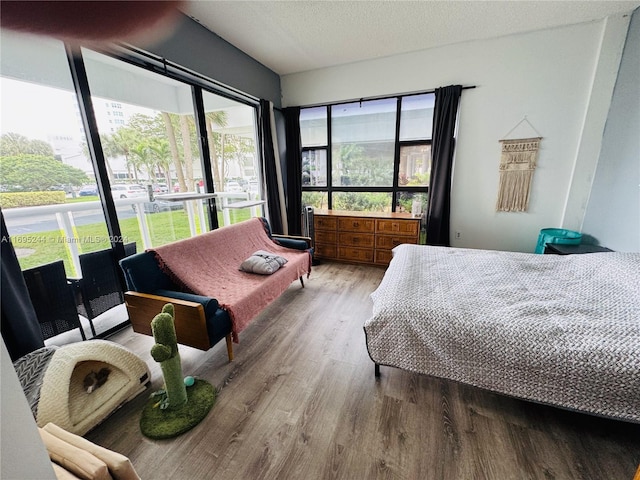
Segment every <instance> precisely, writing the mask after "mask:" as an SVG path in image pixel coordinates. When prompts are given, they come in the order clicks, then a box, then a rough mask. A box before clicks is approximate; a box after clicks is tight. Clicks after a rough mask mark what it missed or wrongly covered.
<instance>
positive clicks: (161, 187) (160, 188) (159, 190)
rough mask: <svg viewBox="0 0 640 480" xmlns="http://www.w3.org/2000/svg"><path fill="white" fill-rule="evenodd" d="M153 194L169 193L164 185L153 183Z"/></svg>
mask: <svg viewBox="0 0 640 480" xmlns="http://www.w3.org/2000/svg"><path fill="white" fill-rule="evenodd" d="M153 193H169V187H168V186H167V185H166V184H164V183H155V184H154V185H153Z"/></svg>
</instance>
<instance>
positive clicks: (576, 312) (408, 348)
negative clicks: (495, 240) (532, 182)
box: [364, 245, 640, 423]
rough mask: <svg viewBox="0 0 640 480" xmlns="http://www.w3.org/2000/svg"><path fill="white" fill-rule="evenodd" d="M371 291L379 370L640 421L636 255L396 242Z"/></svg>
mask: <svg viewBox="0 0 640 480" xmlns="http://www.w3.org/2000/svg"><path fill="white" fill-rule="evenodd" d="M371 298H372V300H373V315H372V317H371V318H370V319H368V320H367V321H366V322H365V325H364V330H365V336H366V344H367V349H368V351H369V355H370V357H371V359H372V360H373V361H374V362H375V364H376V369H377V371H378V372H379V365H387V366H392V367H397V368H401V369H405V370H409V371H412V372H417V373H421V374H427V375H433V376H436V377H441V378H446V379H451V380H454V381H458V382H462V383H465V384H469V385H473V386H476V387H480V388H483V389H487V390H490V391H493V392H497V393H501V394H506V395H510V396H514V397H518V398H521V399H525V400H530V401H535V402H540V403H545V404H550V405H554V406H559V407H563V408H568V409H572V410H577V411H581V412H587V413H591V414H595V415H600V416H604V417H610V418H616V419H620V420H625V421H630V422H636V423H640V393H639V392H640V253H620V252H610V253H592V254H586V255H536V254H528V253H515V252H499V251H489V250H472V249H461V248H446V247H431V246H418V245H400V246H398V247H396V248H395V249H394V256H393V259H392V261H391V263H390V265H389V268H388V269H387V271H386V272H385V275H384V277H383V279H382V281H381V283H380V285H379V287H378V288H377V289H376V290H375V292H373V293H372V295H371Z"/></svg>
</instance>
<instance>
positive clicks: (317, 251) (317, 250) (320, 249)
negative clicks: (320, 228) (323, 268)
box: [313, 243, 336, 258]
mask: <svg viewBox="0 0 640 480" xmlns="http://www.w3.org/2000/svg"><path fill="white" fill-rule="evenodd" d="M313 254H314V255H315V256H317V257H325V258H336V246H335V245H324V244H321V243H316V244H315V246H314V247H313Z"/></svg>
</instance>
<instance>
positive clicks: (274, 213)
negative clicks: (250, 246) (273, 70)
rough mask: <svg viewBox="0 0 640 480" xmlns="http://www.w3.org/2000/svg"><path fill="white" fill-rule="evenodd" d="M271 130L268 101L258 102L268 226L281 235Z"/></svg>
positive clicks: (280, 209) (281, 228)
mask: <svg viewBox="0 0 640 480" xmlns="http://www.w3.org/2000/svg"><path fill="white" fill-rule="evenodd" d="M272 133H273V132H272V129H271V104H270V103H269V101H268V100H260V137H261V140H262V158H263V161H264V164H263V166H262V173H263V177H264V182H265V186H266V189H267V191H266V197H267V211H268V212H269V224H270V225H271V231H272V232H273V233H279V234H282V233H283V227H282V217H281V216H280V212H281V211H282V205H281V204H280V193H279V186H278V175H277V170H276V161H277V160H276V156H275V152H274V148H273V135H272Z"/></svg>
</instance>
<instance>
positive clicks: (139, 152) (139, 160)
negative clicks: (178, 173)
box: [130, 141, 154, 182]
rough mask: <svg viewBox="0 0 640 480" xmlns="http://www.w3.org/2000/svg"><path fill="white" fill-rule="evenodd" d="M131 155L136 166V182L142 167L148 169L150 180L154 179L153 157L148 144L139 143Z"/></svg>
mask: <svg viewBox="0 0 640 480" xmlns="http://www.w3.org/2000/svg"><path fill="white" fill-rule="evenodd" d="M130 153H131V157H132V159H133V161H134V165H135V170H134V173H136V182H137V181H138V175H137V171H138V170H140V169H141V168H142V167H144V168H146V169H147V173H148V175H149V178H150V179H153V165H154V164H153V157H152V155H151V151H150V149H149V147H148V145H147V143H146V142H144V141H143V142H140V143H138V144H137V145H136V146H135V147H133V148H132V149H131V152H130Z"/></svg>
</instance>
